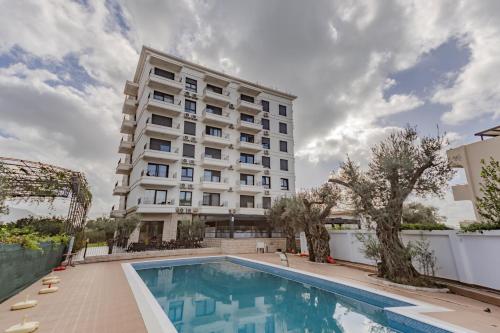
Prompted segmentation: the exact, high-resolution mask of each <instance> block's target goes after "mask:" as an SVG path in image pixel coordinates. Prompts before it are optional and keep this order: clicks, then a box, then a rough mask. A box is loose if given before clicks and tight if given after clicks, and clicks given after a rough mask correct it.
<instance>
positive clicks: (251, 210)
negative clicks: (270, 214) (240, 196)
mask: <svg viewBox="0 0 500 333" xmlns="http://www.w3.org/2000/svg"><path fill="white" fill-rule="evenodd" d="M236 211H237V212H238V214H242V215H264V213H265V211H266V210H265V209H264V208H262V205H261V204H257V205H254V206H253V207H244V206H240V204H239V202H238V203H237V208H236Z"/></svg>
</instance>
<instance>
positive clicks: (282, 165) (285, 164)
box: [280, 158, 288, 171]
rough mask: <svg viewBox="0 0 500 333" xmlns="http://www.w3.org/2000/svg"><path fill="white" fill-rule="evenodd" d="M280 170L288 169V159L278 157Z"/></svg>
mask: <svg viewBox="0 0 500 333" xmlns="http://www.w3.org/2000/svg"><path fill="white" fill-rule="evenodd" d="M280 170H281V171H288V160H287V159H284V158H280Z"/></svg>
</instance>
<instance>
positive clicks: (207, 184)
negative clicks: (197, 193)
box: [200, 177, 230, 191]
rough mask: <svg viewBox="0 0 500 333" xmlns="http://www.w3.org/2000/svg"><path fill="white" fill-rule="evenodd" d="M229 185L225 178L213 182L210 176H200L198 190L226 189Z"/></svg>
mask: <svg viewBox="0 0 500 333" xmlns="http://www.w3.org/2000/svg"><path fill="white" fill-rule="evenodd" d="M229 187H230V186H229V181H228V179H227V178H224V179H222V181H220V182H214V181H212V180H211V179H210V178H205V177H200V190H202V191H227V190H229Z"/></svg>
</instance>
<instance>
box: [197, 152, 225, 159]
mask: <svg viewBox="0 0 500 333" xmlns="http://www.w3.org/2000/svg"><path fill="white" fill-rule="evenodd" d="M200 157H201V159H202V160H203V159H211V160H219V161H228V160H229V156H228V155H222V156H221V158H215V157H213V156H211V155H207V154H205V153H201V155H200Z"/></svg>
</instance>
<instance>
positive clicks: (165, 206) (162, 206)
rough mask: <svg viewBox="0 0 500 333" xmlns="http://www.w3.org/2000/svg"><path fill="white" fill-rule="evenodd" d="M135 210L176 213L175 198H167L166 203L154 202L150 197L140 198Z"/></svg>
mask: <svg viewBox="0 0 500 333" xmlns="http://www.w3.org/2000/svg"><path fill="white" fill-rule="evenodd" d="M135 212H136V213H139V214H161V213H175V200H174V199H172V200H167V202H165V203H154V202H153V201H152V200H151V199H150V198H139V199H138V200H137V206H136V211H135Z"/></svg>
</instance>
